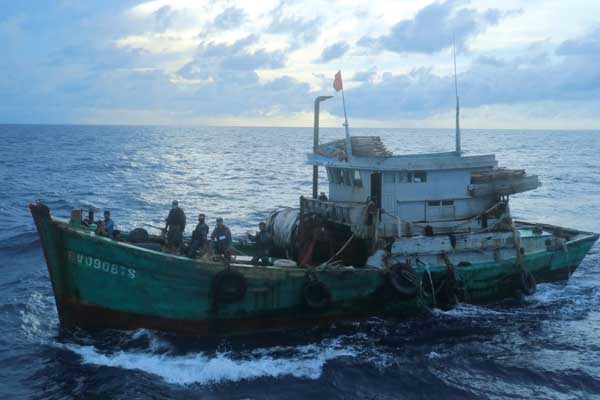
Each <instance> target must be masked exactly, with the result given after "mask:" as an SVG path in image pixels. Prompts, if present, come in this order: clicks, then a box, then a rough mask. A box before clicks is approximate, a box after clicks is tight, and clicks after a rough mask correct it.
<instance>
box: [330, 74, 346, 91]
mask: <svg viewBox="0 0 600 400" xmlns="http://www.w3.org/2000/svg"><path fill="white" fill-rule="evenodd" d="M333 88H334V89H335V91H336V92H339V91H340V90H344V85H343V84H342V71H338V72H337V74H335V79H334V80H333Z"/></svg>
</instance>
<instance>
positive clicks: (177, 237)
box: [165, 200, 186, 250]
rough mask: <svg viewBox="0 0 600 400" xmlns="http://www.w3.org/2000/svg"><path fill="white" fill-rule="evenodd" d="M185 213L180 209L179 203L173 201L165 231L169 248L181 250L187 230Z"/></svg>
mask: <svg viewBox="0 0 600 400" xmlns="http://www.w3.org/2000/svg"><path fill="white" fill-rule="evenodd" d="M185 222H186V221H185V213H184V212H183V210H182V209H181V208H179V202H178V201H177V200H173V203H171V211H169V216H168V217H167V219H166V225H165V230H166V231H167V248H168V249H170V250H179V248H180V247H181V245H182V243H183V231H184V230H185Z"/></svg>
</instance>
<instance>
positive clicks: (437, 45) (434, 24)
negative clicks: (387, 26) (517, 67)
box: [358, 0, 514, 53]
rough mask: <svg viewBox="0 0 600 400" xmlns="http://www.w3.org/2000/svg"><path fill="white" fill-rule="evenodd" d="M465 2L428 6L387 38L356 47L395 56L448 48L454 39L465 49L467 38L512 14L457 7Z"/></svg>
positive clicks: (451, 0)
mask: <svg viewBox="0 0 600 400" xmlns="http://www.w3.org/2000/svg"><path fill="white" fill-rule="evenodd" d="M465 3H466V2H465V1H462V0H446V1H444V2H439V3H433V4H430V5H428V6H426V7H425V8H423V9H422V10H420V11H419V12H418V13H417V15H416V16H415V18H414V19H412V20H406V21H400V22H399V23H397V24H396V25H394V26H393V27H392V29H391V32H390V33H389V34H388V35H384V36H380V37H377V38H372V37H363V38H362V39H361V40H360V41H359V43H358V44H359V45H361V46H364V47H370V48H372V49H375V50H389V51H393V52H397V53H405V52H406V53H410V52H412V53H434V52H437V51H440V50H443V49H445V48H448V47H451V46H452V43H453V37H454V38H456V45H457V46H458V47H459V48H464V47H465V43H466V41H467V40H468V39H470V38H471V37H474V36H476V35H477V34H479V33H480V32H482V31H484V30H485V29H486V28H487V27H489V26H492V25H496V24H497V23H498V21H499V20H500V18H502V17H503V16H505V15H508V14H513V13H514V12H508V13H503V12H501V11H499V10H495V9H490V10H487V11H485V12H479V11H476V10H474V9H469V8H460V6H462V5H464V4H465Z"/></svg>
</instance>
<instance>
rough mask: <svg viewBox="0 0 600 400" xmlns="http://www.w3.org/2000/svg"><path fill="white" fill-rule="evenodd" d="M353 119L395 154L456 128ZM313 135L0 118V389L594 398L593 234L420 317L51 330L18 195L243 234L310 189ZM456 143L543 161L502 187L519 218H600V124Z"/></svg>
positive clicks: (131, 219)
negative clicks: (535, 270) (530, 285)
mask: <svg viewBox="0 0 600 400" xmlns="http://www.w3.org/2000/svg"><path fill="white" fill-rule="evenodd" d="M352 133H353V134H354V135H379V136H381V137H382V138H383V140H384V141H385V142H386V143H387V146H388V147H389V148H390V149H391V150H393V151H394V152H395V153H420V152H435V151H449V150H452V149H453V143H454V138H453V132H452V131H451V130H418V129H352ZM342 135H343V132H342V129H324V130H323V132H322V136H323V138H324V140H326V139H335V138H341V137H342ZM311 146H312V129H308V128H307V129H301V128H297V129H296V128H294V129H292V128H225V127H220V128H211V127H165V126H156V127H140V126H43V125H36V126H33V125H32V126H27V125H15V126H12V125H0V398H1V399H29V398H33V399H72V398H73V399H75V398H77V399H80V398H97V399H129V400H130V399H148V398H150V399H178V398H180V399H188V398H194V399H220V398H228V399H229V398H232V399H305V398H311V399H507V398H510V399H592V398H600V246H599V245H598V244H596V246H595V247H594V248H593V249H592V251H591V252H590V254H589V255H588V256H587V258H586V259H585V260H584V261H583V263H582V264H581V265H580V267H579V269H578V270H577V272H576V273H575V274H574V275H573V276H572V278H571V280H570V281H569V282H567V283H559V284H544V285H539V286H538V291H537V293H536V294H535V295H533V296H531V297H529V298H525V299H523V300H520V301H516V300H512V301H510V302H503V303H501V304H497V305H493V306H490V307H476V306H470V305H460V306H458V307H457V308H456V309H454V310H452V311H437V310H434V312H433V315H431V316H430V317H427V318H424V319H419V320H411V321H384V320H379V319H370V320H367V321H356V322H348V323H340V324H336V325H334V326H332V327H331V328H329V329H319V330H308V331H293V332H287V333H281V334H268V335H259V336H248V337H241V338H235V339H202V338H192V337H180V336H176V335H172V334H166V333H161V332H155V331H150V330H137V331H133V332H123V331H108V332H102V333H90V332H86V331H83V330H76V331H71V332H61V330H60V329H59V324H58V319H57V314H56V309H55V305H54V299H53V297H52V293H51V287H50V282H49V280H48V274H47V270H46V265H45V262H44V258H43V255H42V251H41V248H40V243H39V240H38V237H37V234H36V232H35V228H34V225H33V222H32V220H31V217H30V215H29V214H28V208H27V205H28V203H30V202H32V201H35V200H38V199H41V200H43V201H44V202H46V204H47V205H48V206H49V207H50V208H51V212H52V214H53V215H56V216H61V217H67V216H68V215H69V213H70V210H71V209H72V208H76V207H89V206H94V207H96V208H98V209H100V210H104V209H110V210H111V211H112V215H113V218H114V220H115V221H116V223H117V224H118V226H119V227H120V228H122V229H130V228H134V227H138V226H141V224H143V223H148V224H155V225H161V224H162V221H163V219H164V218H165V217H166V215H167V213H168V210H169V208H170V203H171V201H172V200H174V199H177V200H179V202H180V204H181V205H182V208H184V210H185V211H186V212H187V214H188V218H193V216H195V215H196V214H197V213H199V212H204V213H206V214H207V216H208V220H209V223H210V225H213V224H214V219H215V218H216V217H217V216H221V217H223V218H224V219H225V223H226V224H227V225H229V227H230V228H231V230H232V231H233V233H234V234H243V233H245V232H246V231H248V230H252V229H254V228H255V226H256V223H257V222H259V221H260V220H262V219H263V218H264V217H265V216H266V214H267V213H268V212H269V210H271V209H274V208H276V207H278V206H293V205H297V204H298V197H299V196H300V195H310V193H311V167H310V166H309V165H306V164H304V155H305V153H306V152H307V151H309V149H310V148H311ZM463 149H464V150H465V152H466V153H467V154H487V153H496V155H497V158H498V160H499V161H500V163H501V164H502V165H505V166H508V167H514V168H525V169H527V170H528V171H529V172H530V173H533V174H538V175H539V176H540V179H541V181H542V183H543V186H542V187H541V188H539V189H538V190H535V191H532V192H528V193H524V194H521V195H518V196H515V197H514V198H513V199H512V210H513V213H514V214H516V215H517V216H518V217H519V218H521V219H527V220H533V221H539V222H546V223H550V224H558V225H564V226H568V227H574V228H579V229H583V230H589V231H596V232H599V231H600V157H599V154H600V132H591V131H527V130H523V131H520V130H510V131H503V130H465V131H464V132H463ZM324 179H325V176H324V174H321V180H322V182H323V181H324ZM321 190H325V186H324V185H322V186H321Z"/></svg>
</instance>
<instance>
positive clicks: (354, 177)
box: [352, 169, 363, 187]
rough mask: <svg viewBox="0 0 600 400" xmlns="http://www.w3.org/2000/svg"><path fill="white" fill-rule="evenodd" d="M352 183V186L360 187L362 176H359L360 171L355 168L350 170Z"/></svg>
mask: <svg viewBox="0 0 600 400" xmlns="http://www.w3.org/2000/svg"><path fill="white" fill-rule="evenodd" d="M352 183H353V184H354V186H356V187H362V185H363V184H362V178H361V176H360V171H359V170H357V169H355V170H352Z"/></svg>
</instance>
